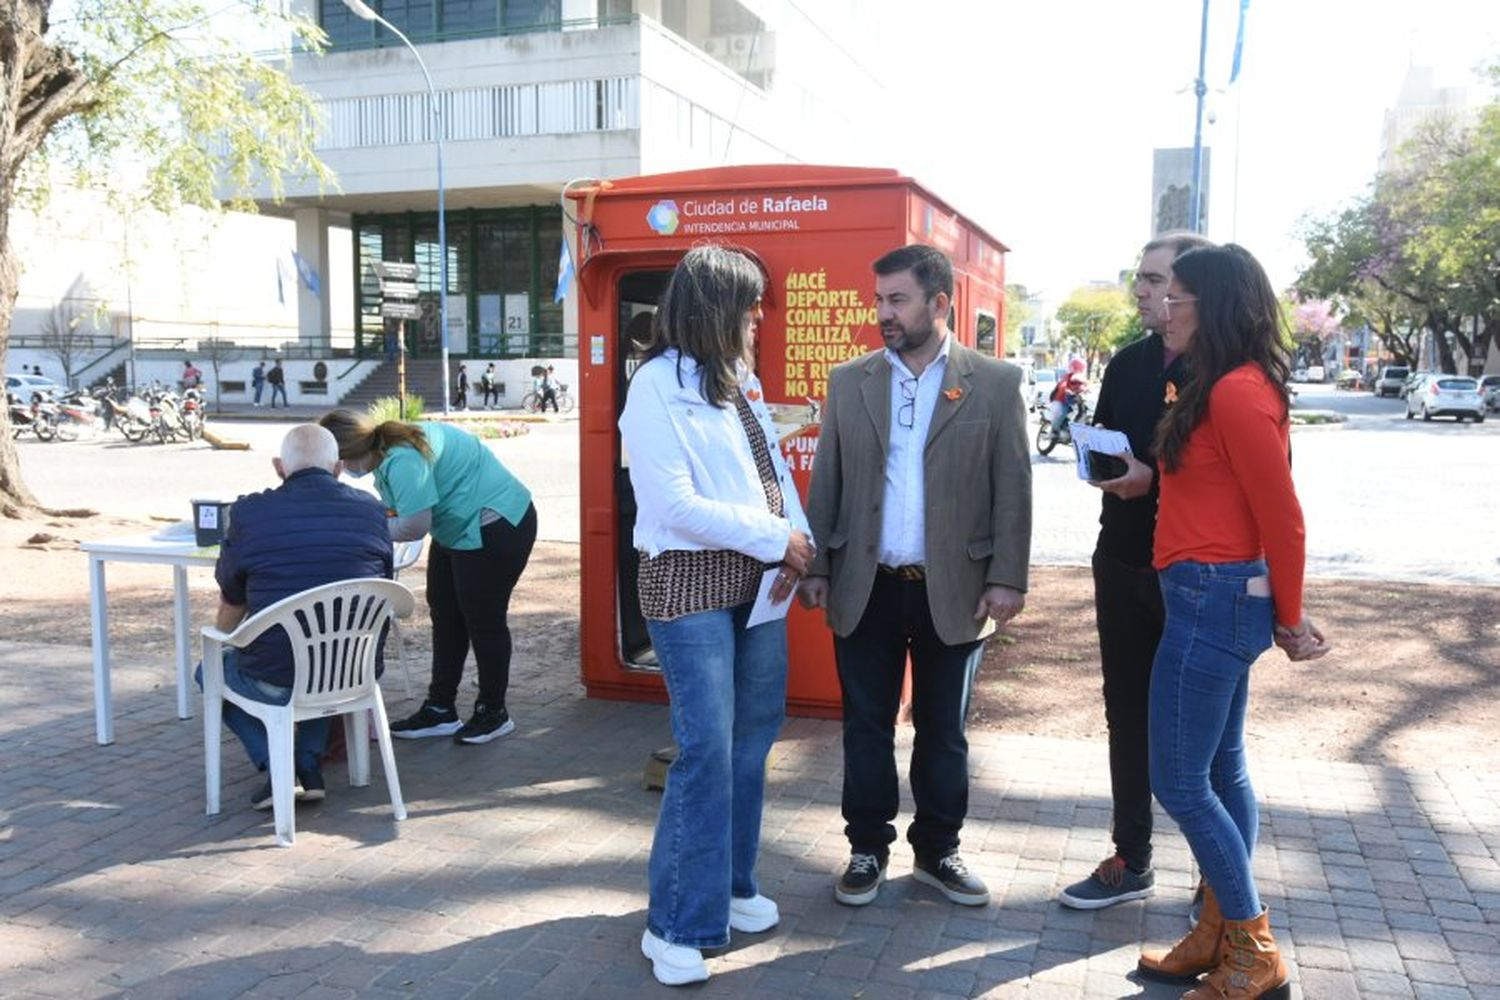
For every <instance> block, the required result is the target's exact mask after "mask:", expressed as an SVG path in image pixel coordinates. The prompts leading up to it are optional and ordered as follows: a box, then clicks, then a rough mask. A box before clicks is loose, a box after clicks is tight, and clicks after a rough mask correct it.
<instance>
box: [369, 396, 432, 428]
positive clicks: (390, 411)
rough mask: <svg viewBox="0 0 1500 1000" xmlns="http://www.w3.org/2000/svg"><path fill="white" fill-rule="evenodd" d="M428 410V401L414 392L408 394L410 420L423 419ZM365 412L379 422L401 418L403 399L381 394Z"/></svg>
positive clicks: (408, 416) (407, 405)
mask: <svg viewBox="0 0 1500 1000" xmlns="http://www.w3.org/2000/svg"><path fill="white" fill-rule="evenodd" d="M426 411H427V401H426V400H425V399H423V398H422V397H421V396H418V395H415V394H414V393H407V395H406V417H405V419H406V420H408V421H414V420H421V419H422V414H423V413H425V412H426ZM365 412H366V413H368V414H369V415H370V419H371V420H373V421H375V422H376V423H377V424H383V423H385V422H386V421H387V420H401V419H403V418H402V416H401V400H400V398H399V397H397V396H381V397H380V398H379V399H377V400H375V401H374V402H373V403H371V404H370V405H369V406H367V407H365Z"/></svg>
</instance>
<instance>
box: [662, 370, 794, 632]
mask: <svg viewBox="0 0 1500 1000" xmlns="http://www.w3.org/2000/svg"><path fill="white" fill-rule="evenodd" d="M734 408H735V412H736V413H737V414H738V416H739V418H740V424H741V426H743V427H744V428H745V437H746V438H748V439H749V441H750V454H751V455H753V456H754V457H755V471H757V472H759V473H760V485H761V488H762V489H763V490H765V493H766V509H767V510H768V511H770V512H771V513H772V514H774V515H776V516H777V517H785V516H786V501H785V499H784V498H783V497H782V495H781V484H780V483H779V482H777V480H776V466H775V465H773V464H772V462H771V448H770V445H769V444H768V443H767V441H766V435H765V432H764V431H763V430H762V429H761V426H760V422H759V421H758V420H756V419H755V414H754V413H752V412H751V411H750V402H749V400H747V399H746V398H745V394H744V393H743V392H739V393H736V394H735V397H734ZM640 559H641V567H640V577H639V581H638V582H639V591H640V598H641V614H642V615H644V616H645V617H647V618H650V619H652V620H653V621H671V620H672V619H674V618H682V617H684V616H686V615H694V614H698V613H699V612H701V611H718V610H722V609H724V608H735V607H739V606H740V605H741V604H746V603H748V602H750V601H753V600H755V595H756V593H757V592H759V590H760V579H761V577H762V576H763V575H764V574H765V572H766V570H767V569H768V568H769V566H768V565H767V564H765V563H762V562H761V561H760V560H759V559H755V558H752V557H750V556H747V555H745V554H744V553H743V552H736V551H734V550H733V549H667V550H666V551H665V552H661V553H659V554H658V555H656V556H655V557H652V556H648V555H646V553H644V552H641V553H640Z"/></svg>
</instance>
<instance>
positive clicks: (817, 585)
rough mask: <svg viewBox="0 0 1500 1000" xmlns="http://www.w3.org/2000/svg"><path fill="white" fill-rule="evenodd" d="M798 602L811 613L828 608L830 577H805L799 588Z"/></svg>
mask: <svg viewBox="0 0 1500 1000" xmlns="http://www.w3.org/2000/svg"><path fill="white" fill-rule="evenodd" d="M797 600H798V601H799V602H801V604H802V606H803V607H804V608H806V609H807V610H809V611H811V610H812V609H813V608H826V607H828V577H826V576H805V577H803V578H802V583H801V584H799V585H798V587H797Z"/></svg>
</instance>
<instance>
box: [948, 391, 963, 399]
mask: <svg viewBox="0 0 1500 1000" xmlns="http://www.w3.org/2000/svg"><path fill="white" fill-rule="evenodd" d="M963 394H964V391H963V390H962V389H944V390H943V396H944V398H946V399H958V398H959V397H961V396H962V395H963Z"/></svg>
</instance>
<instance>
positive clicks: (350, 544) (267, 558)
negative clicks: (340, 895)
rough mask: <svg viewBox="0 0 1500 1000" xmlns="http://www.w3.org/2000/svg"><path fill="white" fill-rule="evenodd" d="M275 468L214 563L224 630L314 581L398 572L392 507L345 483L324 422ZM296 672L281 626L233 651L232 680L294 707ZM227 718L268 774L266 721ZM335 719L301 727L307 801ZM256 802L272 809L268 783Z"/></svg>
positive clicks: (230, 710) (239, 511)
mask: <svg viewBox="0 0 1500 1000" xmlns="http://www.w3.org/2000/svg"><path fill="white" fill-rule="evenodd" d="M271 464H272V466H274V467H275V469H276V475H277V476H279V477H281V480H282V482H281V485H280V486H278V487H276V488H275V489H270V490H264V491H262V492H260V493H253V494H250V495H248V496H243V497H240V498H239V500H237V501H235V503H234V505H233V506H231V507H230V508H229V528H228V534H227V535H226V536H225V538H224V541H223V544H222V545H221V546H220V548H219V562H218V565H217V566H215V567H214V576H215V578H216V579H217V580H218V583H219V594H220V597H219V614H218V618H217V620H216V621H215V625H216V626H217V627H218V628H220V629H222V630H223V631H225V632H228V631H231V630H233V629H234V627H235V626H237V625H238V624H239V623H240V622H241V621H243V620H244V619H245V618H246V617H248V616H250V615H253V614H255V613H256V612H257V611H260V610H261V609H262V608H265V607H267V606H269V605H271V604H275V603H276V602H277V601H279V600H281V599H282V598H285V597H290V596H291V595H293V594H296V593H300V592H301V591H304V590H307V589H309V588H311V587H316V586H319V585H321V584H325V583H333V582H334V581H336V580H348V579H353V578H357V577H370V576H383V577H390V576H391V536H390V530H389V529H388V528H387V527H386V518H385V510H384V508H382V507H381V505H380V502H379V501H378V500H376V499H375V498H374V497H373V496H371V495H370V494H368V493H364V492H362V491H360V490H357V489H354V488H353V487H351V486H346V485H344V484H343V483H340V482H339V481H338V476H339V473H340V472H342V471H343V469H344V463H343V462H341V461H339V449H338V444H337V442H335V441H334V439H333V435H332V434H330V433H329V432H328V431H326V430H324V429H323V428H322V427H319V426H318V425H317V424H302V425H300V426H297V427H293V428H292V429H291V430H290V431H288V432H287V435H286V437H285V438H284V439H283V440H282V442H281V455H280V457H277V458H273V459H271ZM200 671H201V668H200ZM294 673H295V668H294V666H293V663H292V649H291V644H290V642H289V641H288V639H287V636H286V633H285V632H284V631H283V630H282V629H279V628H277V629H272V630H271V631H269V632H267V633H265V634H264V635H262V636H261V637H260V638H258V639H256V640H255V641H254V642H252V643H251V644H250V645H249V646H246V647H245V648H244V649H238V650H237V649H230V648H227V647H226V648H225V650H224V683H225V684H226V685H227V686H229V687H231V688H233V689H234V690H235V691H237V692H239V693H240V694H243V695H245V696H246V697H248V698H253V699H255V700H257V701H264V702H267V703H268V704H273V705H284V704H286V703H287V701H289V700H290V699H291V694H292V683H293V681H294ZM199 683H200V684H201V683H202V674H201V672H200V674H199ZM224 724H225V725H226V726H228V727H229V729H230V730H231V731H232V732H233V733H234V734H235V735H236V736H238V737H239V738H240V742H241V743H243V744H244V745H245V751H246V753H248V754H249V755H250V763H252V764H254V765H255V766H256V767H257V768H259V769H260V770H262V771H264V770H266V766H267V764H268V762H269V749H268V745H267V740H266V730H265V727H264V726H263V725H262V724H261V722H260V720H259V719H256V718H255V717H254V716H252V715H250V714H249V713H247V712H245V711H244V710H243V709H241V708H239V707H238V706H236V705H233V704H230V703H228V702H225V704H224ZM329 725H330V720H329V719H311V720H308V721H306V722H300V723H298V724H297V742H296V772H297V798H298V799H299V800H302V801H311V800H316V799H321V798H322V797H323V795H324V784H323V775H322V772H321V770H320V769H319V766H318V758H319V757H320V756H322V753H323V750H324V749H325V748H326V746H327V744H328V731H329ZM250 804H251V805H252V806H253V807H255V808H256V809H269V808H271V782H270V780H269V779H267V781H266V783H265V786H264V787H263V788H261V789H260V790H258V791H257V792H256V793H255V794H254V795H253V796H252V797H251V800H250Z"/></svg>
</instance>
